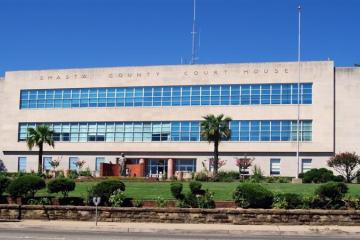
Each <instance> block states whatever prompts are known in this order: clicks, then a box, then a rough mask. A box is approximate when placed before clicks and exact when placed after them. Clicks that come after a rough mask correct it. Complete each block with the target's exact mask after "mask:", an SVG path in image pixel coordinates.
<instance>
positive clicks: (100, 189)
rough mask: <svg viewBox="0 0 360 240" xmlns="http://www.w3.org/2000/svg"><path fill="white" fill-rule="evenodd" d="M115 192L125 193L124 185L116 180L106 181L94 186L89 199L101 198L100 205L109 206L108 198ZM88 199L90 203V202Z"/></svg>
mask: <svg viewBox="0 0 360 240" xmlns="http://www.w3.org/2000/svg"><path fill="white" fill-rule="evenodd" d="M117 190H120V191H125V184H124V183H123V182H121V181H117V180H106V181H103V182H100V183H98V184H96V185H95V186H94V187H93V188H92V190H91V193H90V194H89V197H90V198H91V199H92V197H101V203H100V204H101V205H109V198H110V196H111V195H112V194H113V193H114V192H115V191H117ZM91 199H90V201H92V200H91Z"/></svg>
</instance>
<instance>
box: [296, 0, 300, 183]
mask: <svg viewBox="0 0 360 240" xmlns="http://www.w3.org/2000/svg"><path fill="white" fill-rule="evenodd" d="M298 18H299V19H298V24H299V25H298V52H297V55H298V57H297V61H298V82H297V87H298V94H297V95H298V99H297V122H296V125H297V127H296V143H297V150H296V158H297V174H296V177H298V176H299V173H300V102H301V98H300V79H301V62H300V61H301V6H300V5H299V6H298Z"/></svg>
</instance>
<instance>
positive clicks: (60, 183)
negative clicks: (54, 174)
mask: <svg viewBox="0 0 360 240" xmlns="http://www.w3.org/2000/svg"><path fill="white" fill-rule="evenodd" d="M47 188H48V192H49V193H59V192H61V193H62V194H63V197H64V198H66V197H68V194H69V192H71V191H74V190H75V181H74V180H72V179H69V178H57V179H54V180H51V181H50V182H49V183H48V185H47Z"/></svg>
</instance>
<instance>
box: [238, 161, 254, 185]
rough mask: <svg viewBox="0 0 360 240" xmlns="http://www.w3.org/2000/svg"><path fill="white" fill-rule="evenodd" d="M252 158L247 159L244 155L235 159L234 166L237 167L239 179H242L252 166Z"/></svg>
mask: <svg viewBox="0 0 360 240" xmlns="http://www.w3.org/2000/svg"><path fill="white" fill-rule="evenodd" d="M254 160H255V159H254V158H249V157H247V156H246V155H245V156H244V157H242V158H236V166H238V167H239V175H240V179H242V180H243V179H244V173H245V172H246V170H247V169H248V168H249V167H250V166H251V165H252V163H253V161H254Z"/></svg>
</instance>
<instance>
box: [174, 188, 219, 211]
mask: <svg viewBox="0 0 360 240" xmlns="http://www.w3.org/2000/svg"><path fill="white" fill-rule="evenodd" d="M201 186H202V184H201V183H200V182H196V181H192V182H190V183H189V188H190V192H187V193H186V194H183V193H182V189H183V185H182V184H181V183H172V184H171V185H170V190H171V194H172V195H173V196H174V197H175V198H176V199H177V200H178V201H177V206H178V207H181V208H215V202H214V194H213V193H211V192H209V191H207V190H203V189H201Z"/></svg>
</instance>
